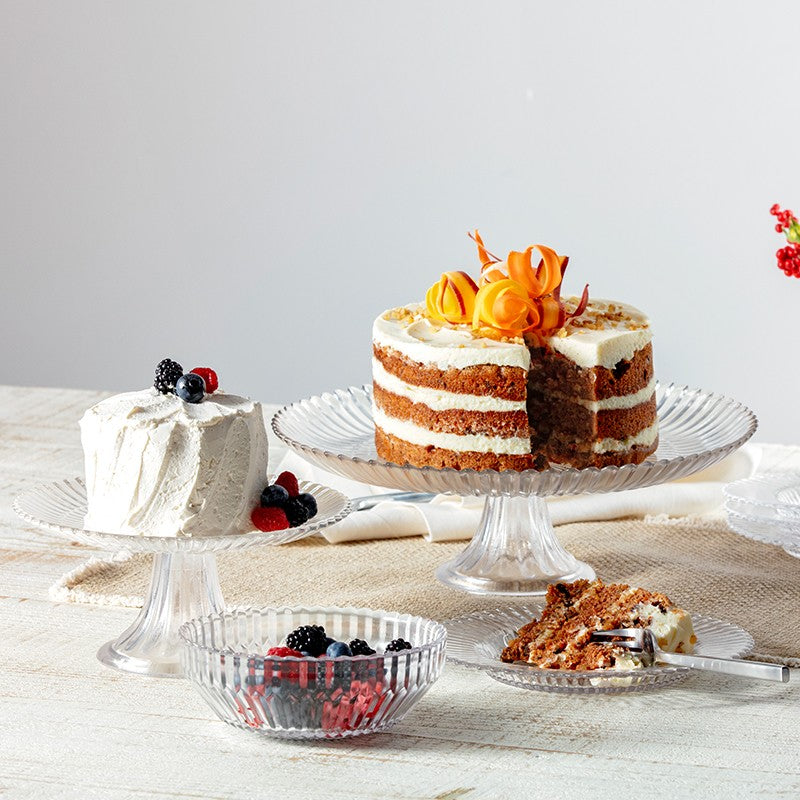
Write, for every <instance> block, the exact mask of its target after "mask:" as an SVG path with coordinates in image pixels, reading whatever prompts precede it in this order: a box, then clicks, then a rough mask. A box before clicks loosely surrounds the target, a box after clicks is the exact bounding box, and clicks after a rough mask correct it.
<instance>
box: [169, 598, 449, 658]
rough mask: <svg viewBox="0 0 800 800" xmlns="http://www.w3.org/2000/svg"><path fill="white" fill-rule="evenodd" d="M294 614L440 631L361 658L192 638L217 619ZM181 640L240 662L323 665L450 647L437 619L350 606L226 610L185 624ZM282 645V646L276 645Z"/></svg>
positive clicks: (191, 645)
mask: <svg viewBox="0 0 800 800" xmlns="http://www.w3.org/2000/svg"><path fill="white" fill-rule="evenodd" d="M287 612H288V613H292V614H341V615H351V616H353V615H357V616H360V617H372V618H373V619H387V618H388V619H391V620H394V621H396V622H401V623H407V624H411V623H413V624H421V625H425V626H428V625H430V626H432V628H433V630H434V631H435V632H436V638H435V639H433V641H430V642H428V643H426V644H423V645H418V646H415V647H411V648H408V649H406V650H399V651H397V652H389V653H374V654H373V655H369V656H367V655H361V656H335V657H331V656H317V657H315V656H302V657H300V658H298V657H297V656H268V655H265V654H261V653H254V652H252V651H251V652H247V651H244V650H238V649H234V648H232V647H224V648H220V647H212V646H211V645H206V644H201V643H200V642H197V641H194V640H193V638H192V632H193V630H195V629H196V627H197V626H203V625H205V624H206V623H210V622H212V621H214V620H217V621H219V622H222V621H223V620H224V619H226V618H231V617H234V616H237V615H239V614H247V615H253V616H254V615H258V614H261V615H263V614H268V613H275V614H282V613H287ZM178 638H179V639H180V640H181V645H182V646H183V647H185V648H187V649H191V650H193V651H198V652H205V653H208V654H210V655H220V656H226V657H230V656H232V657H234V658H235V657H236V656H238V657H239V658H240V659H241V658H245V659H249V658H257V659H259V660H264V661H276V662H286V663H290V662H313V663H316V662H319V661H325V662H328V663H332V662H347V663H352V662H354V661H375V660H377V659H381V660H385V659H392V658H397V657H400V656H406V655H410V654H412V653H414V654H416V653H426V652H428V651H430V650H434V649H436V648H438V647H441V646H446V645H447V628H446V627H445V626H444V624H443V623H441V622H437V621H436V620H434V619H430V618H429V617H421V616H419V615H417V614H404V613H401V612H399V611H386V610H384V609H376V608H353V607H349V606H233V607H230V608H226V609H225V610H224V611H217V612H215V613H213V614H206V615H205V616H203V617H195V618H194V619H190V620H187V621H186V622H184V623H183V624H182V625H181V626H180V628H178ZM275 646H280V645H275Z"/></svg>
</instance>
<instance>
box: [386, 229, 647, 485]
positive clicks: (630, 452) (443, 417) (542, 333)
mask: <svg viewBox="0 0 800 800" xmlns="http://www.w3.org/2000/svg"><path fill="white" fill-rule="evenodd" d="M473 238H474V239H475V241H476V242H477V244H478V253H479V256H480V258H481V262H482V270H481V275H480V278H479V281H478V283H476V282H475V281H474V280H473V279H472V278H471V277H470V276H469V275H468V274H467V273H465V272H447V273H444V274H443V275H442V277H441V280H440V281H439V282H438V283H436V284H434V285H433V286H432V287H431V288H430V289H429V291H428V293H427V296H426V301H425V303H416V304H411V305H407V306H402V307H399V308H395V309H391V310H389V311H387V312H384V313H383V314H381V315H380V316H379V317H378V318H377V319H376V320H375V323H374V326H373V335H372V343H373V366H372V375H373V392H374V394H373V398H374V399H373V411H374V421H375V431H376V432H375V441H376V448H377V452H378V455H379V456H380V457H382V458H385V459H386V460H388V461H394V462H397V463H409V464H413V465H416V466H435V467H454V468H457V469H464V468H472V469H501V470H502V469H517V470H521V469H530V468H534V469H543V468H545V467H546V466H547V465H548V463H550V462H554V463H562V464H568V465H570V466H574V467H588V466H596V467H602V466H608V465H622V464H627V463H639V462H641V461H643V460H644V459H645V458H646V457H647V456H648V455H649V454H650V453H652V452H654V451H655V449H656V447H657V445H658V426H657V420H656V400H655V377H654V374H653V352H652V344H651V339H652V334H651V331H650V325H649V322H648V320H647V317H646V316H645V315H644V314H643V313H642V312H640V311H639V310H637V309H635V308H633V307H632V306H629V305H626V304H624V303H620V302H617V301H610V300H596V299H592V300H589V298H588V287H587V289H584V292H583V295H582V296H581V297H579V298H578V297H572V298H566V299H563V300H562V298H561V296H560V289H561V281H562V279H563V276H564V271H565V269H566V265H567V258H566V257H563V256H559V255H558V254H557V253H556V252H555V251H554V250H552V249H551V248H548V247H545V246H544V245H535V246H532V247H529V248H527V250H525V251H524V252H514V251H512V252H510V253H509V255H508V257H507V258H506V259H504V260H502V261H501V260H499V259H497V258H496V257H495V256H492V255H491V254H490V253H489V252H488V251H487V250H486V249H485V247H484V246H483V242H482V241H481V239H480V236H479V235H478V234H477V231H476V232H475V234H474V235H473ZM534 249H536V250H538V251H539V253H540V255H541V260H540V261H539V264H538V266H537V267H533V264H532V261H531V255H532V252H533V250H534Z"/></svg>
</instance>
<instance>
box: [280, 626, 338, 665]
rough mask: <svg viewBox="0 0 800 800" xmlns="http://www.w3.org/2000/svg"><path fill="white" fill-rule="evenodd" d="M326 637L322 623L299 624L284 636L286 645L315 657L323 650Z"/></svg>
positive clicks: (325, 644) (325, 645)
mask: <svg viewBox="0 0 800 800" xmlns="http://www.w3.org/2000/svg"><path fill="white" fill-rule="evenodd" d="M327 638H328V637H327V636H326V635H325V628H323V627H322V625H301V626H300V627H299V628H295V630H293V631H292V632H291V633H290V634H289V635H288V636H287V637H286V646H287V647H291V648H292V650H299V651H300V652H306V653H308V654H309V655H312V656H313V657H314V658H316V657H317V656H320V655H322V654H323V653H324V652H325V650H326V648H327V646H328V645H327Z"/></svg>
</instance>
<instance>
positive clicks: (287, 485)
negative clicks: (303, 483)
mask: <svg viewBox="0 0 800 800" xmlns="http://www.w3.org/2000/svg"><path fill="white" fill-rule="evenodd" d="M275 483H276V484H277V485H278V486H283V488H284V489H286V491H287V492H289V497H297V495H298V494H300V487H299V486H298V485H297V478H296V477H295V476H294V473H292V472H281V474H280V475H278V477H277V478H276V479H275Z"/></svg>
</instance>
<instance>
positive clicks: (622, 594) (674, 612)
mask: <svg viewBox="0 0 800 800" xmlns="http://www.w3.org/2000/svg"><path fill="white" fill-rule="evenodd" d="M546 601H547V603H546V605H545V608H544V610H543V611H542V615H541V617H540V618H539V619H538V620H537V619H535V620H533V621H532V622H530V623H528V624H527V625H525V626H523V627H522V628H520V629H519V631H517V635H516V636H515V637H514V638H513V639H512V640H511V641H510V642H509V643H508V645H507V646H506V648H505V649H504V650H503V652H502V654H501V656H500V658H501V660H503V661H507V662H514V661H525V662H527V663H529V664H535V665H536V666H538V667H542V668H545V669H571V670H576V669H580V670H583V669H636V668H639V667H641V666H643V662H642V661H641V659H640V658H638V657H637V656H636V654H634V653H632V652H630V651H629V650H626V649H625V648H623V647H619V646H615V645H613V644H603V643H600V642H593V641H592V633H593V632H594V631H609V630H614V629H617V628H649V629H650V630H651V631H652V632H653V634H654V635H655V638H656V640H657V641H658V645H659V647H661V648H662V649H663V650H668V651H670V652H673V653H691V652H692V650H693V649H694V644H695V642H696V641H697V637H696V636H695V634H694V629H693V627H692V620H691V617H690V616H689V615H688V614H687V613H686V612H685V611H684V610H683V609H680V608H678V607H677V606H675V605H674V604H673V603H672V601H671V600H670V599H669V598H668V597H667V596H666V595H664V594H661V593H660V592H648V591H646V590H645V589H638V588H635V587H632V586H628V585H627V584H624V583H622V584H609V585H606V584H604V583H603V582H602V581H599V580H596V581H586V580H580V581H575V582H574V583H557V584H554V585H551V586H548V587H547V597H546Z"/></svg>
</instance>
